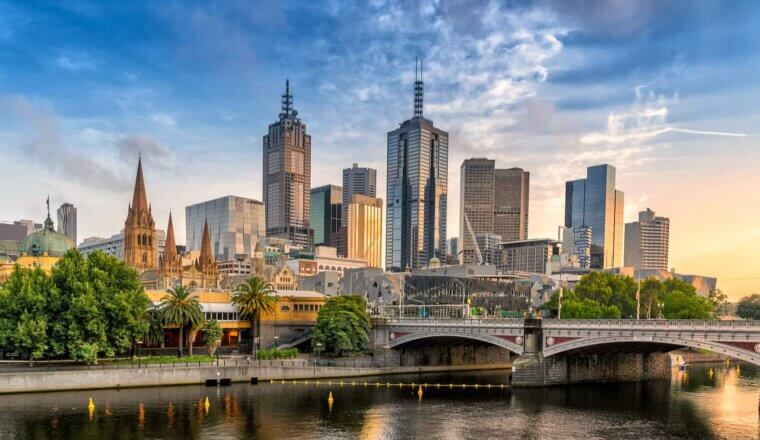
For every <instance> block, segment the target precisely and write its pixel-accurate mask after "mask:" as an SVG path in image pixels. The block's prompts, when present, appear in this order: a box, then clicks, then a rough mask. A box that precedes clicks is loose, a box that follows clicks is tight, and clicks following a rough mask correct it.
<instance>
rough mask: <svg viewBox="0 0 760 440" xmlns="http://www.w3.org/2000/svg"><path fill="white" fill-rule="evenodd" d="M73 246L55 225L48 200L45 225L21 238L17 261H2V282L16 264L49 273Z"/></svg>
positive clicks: (0, 271)
mask: <svg viewBox="0 0 760 440" xmlns="http://www.w3.org/2000/svg"><path fill="white" fill-rule="evenodd" d="M73 247H74V244H73V243H72V242H71V240H70V239H69V238H68V237H67V236H65V235H64V234H62V233H60V232H57V231H56V230H55V228H54V227H53V220H52V219H51V218H50V202H48V215H47V218H46V219H45V223H44V226H43V227H42V229H40V230H39V231H35V232H32V233H31V234H29V235H27V236H26V237H25V238H24V239H23V240H21V243H20V244H19V257H18V258H17V259H16V261H5V262H3V261H0V283H4V282H5V281H7V280H8V278H9V277H10V276H11V273H13V268H14V267H16V265H18V266H20V267H24V268H36V267H39V268H40V269H42V270H43V271H45V273H48V274H49V273H50V272H51V270H52V268H53V265H55V263H57V262H58V260H60V259H61V257H62V256H63V255H64V254H65V253H66V252H67V251H68V250H69V249H72V248H73Z"/></svg>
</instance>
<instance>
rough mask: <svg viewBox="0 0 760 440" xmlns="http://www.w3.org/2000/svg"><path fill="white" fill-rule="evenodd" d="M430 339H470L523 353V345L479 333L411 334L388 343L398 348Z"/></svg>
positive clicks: (439, 332) (442, 332)
mask: <svg viewBox="0 0 760 440" xmlns="http://www.w3.org/2000/svg"><path fill="white" fill-rule="evenodd" d="M428 338H430V339H435V338H459V339H470V340H474V341H480V342H485V343H488V344H491V345H495V346H497V347H501V348H504V349H506V350H509V351H511V352H512V353H515V354H518V355H520V354H522V353H523V346H522V345H518V344H516V343H514V342H512V341H509V340H507V339H504V338H500V337H498V336H492V335H486V334H478V333H461V332H452V331H435V332H415V333H410V334H406V335H403V336H399V337H398V338H396V339H392V340H390V342H389V343H388V346H389V347H390V348H396V347H399V346H401V345H404V344H406V343H409V342H412V341H418V340H420V339H428Z"/></svg>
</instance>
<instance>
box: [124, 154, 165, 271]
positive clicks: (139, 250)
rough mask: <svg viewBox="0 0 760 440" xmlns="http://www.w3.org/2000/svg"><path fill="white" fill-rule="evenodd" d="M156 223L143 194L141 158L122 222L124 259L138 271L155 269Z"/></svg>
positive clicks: (156, 257)
mask: <svg viewBox="0 0 760 440" xmlns="http://www.w3.org/2000/svg"><path fill="white" fill-rule="evenodd" d="M157 251H158V243H157V242H156V224H155V223H154V222H153V215H152V214H151V209H150V205H149V204H148V196H147V195H146V194H145V180H144V179H143V172H142V158H140V159H138V161H137V176H136V177H135V190H134V194H133V195H132V203H131V204H130V205H129V211H128V212H127V221H125V222H124V261H125V262H126V263H127V265H129V266H131V267H133V268H135V269H137V270H138V271H139V272H142V271H145V270H148V269H155V268H156V263H157V262H158V252H157Z"/></svg>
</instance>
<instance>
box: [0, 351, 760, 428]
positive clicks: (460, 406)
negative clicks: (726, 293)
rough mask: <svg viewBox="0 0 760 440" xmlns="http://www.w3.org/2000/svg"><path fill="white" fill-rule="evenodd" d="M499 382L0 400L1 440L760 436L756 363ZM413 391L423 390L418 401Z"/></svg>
mask: <svg viewBox="0 0 760 440" xmlns="http://www.w3.org/2000/svg"><path fill="white" fill-rule="evenodd" d="M505 374H506V372H505V371H488V372H472V373H456V374H451V375H447V374H431V375H423V376H418V375H407V376H385V377H379V378H366V379H364V378H360V379H347V380H344V381H343V385H342V386H341V385H340V384H339V383H336V381H333V382H332V384H330V385H328V384H327V383H326V381H321V382H320V383H319V385H317V384H313V383H309V384H304V383H303V382H299V383H297V384H293V383H286V384H281V383H279V382H277V383H274V384H271V383H262V384H259V385H248V384H235V385H233V386H229V387H219V388H206V387H203V386H182V387H165V388H159V387H157V388H150V389H148V388H143V389H127V390H120V391H117V390H103V391H77V392H58V393H40V394H25V395H8V396H0V438H2V439H5V438H8V439H11V438H13V439H46V438H56V439H101V438H119V439H141V438H145V439H149V438H171V439H191V438H213V439H216V438H220V439H224V438H234V439H240V438H257V439H356V438H360V439H407V438H409V439H412V438H419V439H470V438H475V439H488V440H491V439H498V438H515V439H568V438H582V439H584V440H591V439H616V440H617V439H641V438H647V439H648V438H653V439H654V438H671V439H672V438H679V439H682V438H683V439H686V438H690V439H743V438H758V391H760V386H759V385H760V369H758V368H757V367H754V366H751V365H747V364H737V363H731V364H725V363H718V364H702V365H694V366H692V368H691V369H690V370H689V371H687V372H680V371H674V373H673V378H672V380H670V381H659V382H639V383H619V384H601V385H575V386H565V387H552V388H542V389H509V388H506V387H505V388H502V387H501V385H502V384H506V375H505ZM352 380H353V381H354V382H356V384H354V385H352V384H351V381H352ZM365 380H366V381H367V382H368V384H367V385H366V386H365V385H364V382H365ZM378 381H379V382H381V385H380V386H378V385H377V382H378ZM386 382H391V383H396V384H397V383H399V382H402V383H406V384H410V383H412V382H414V383H415V386H414V387H412V386H410V385H407V386H404V387H402V388H399V386H398V385H391V386H390V387H389V386H387V385H386ZM419 382H427V384H428V386H427V387H426V388H424V389H423V392H422V396H421V397H420V396H419V395H418V392H419V389H420V387H419V386H418V385H417V384H418V383H419ZM450 383H452V384H463V383H464V384H469V385H473V384H476V383H477V384H479V386H478V388H477V389H476V388H475V387H474V386H468V387H466V388H464V389H462V388H461V386H458V387H457V386H456V385H455V386H454V387H453V388H450V387H449V384H450ZM435 384H441V386H440V388H439V387H438V386H436V385H435ZM488 384H490V385H491V387H490V388H489V387H488ZM330 391H331V392H332V395H333V403H332V405H330V404H329V402H328V396H329V393H330ZM90 397H91V398H92V400H93V405H94V407H93V408H92V411H90V409H88V402H89V399H90ZM206 398H208V409H206V405H205V403H206ZM90 413H91V414H90Z"/></svg>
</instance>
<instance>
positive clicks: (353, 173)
mask: <svg viewBox="0 0 760 440" xmlns="http://www.w3.org/2000/svg"><path fill="white" fill-rule="evenodd" d="M355 194H362V195H365V196H369V197H377V170H375V169H372V168H363V167H360V166H359V164H356V163H355V164H353V166H352V167H351V168H345V169H344V170H343V223H344V225H343V226H348V225H346V224H345V223H346V222H347V221H348V205H349V203H351V197H353V196H354V195H355Z"/></svg>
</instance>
